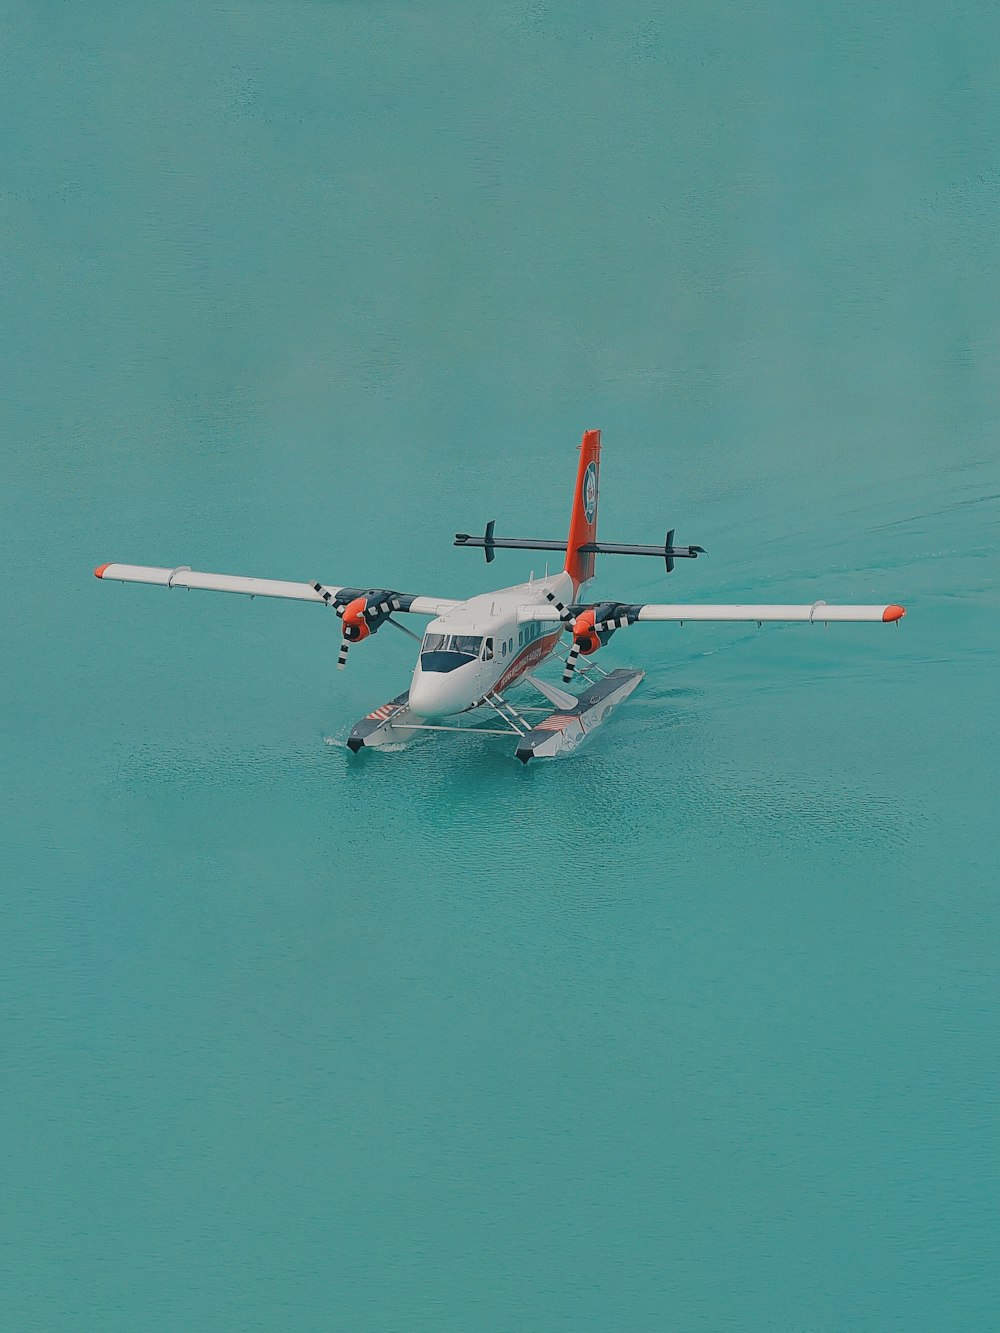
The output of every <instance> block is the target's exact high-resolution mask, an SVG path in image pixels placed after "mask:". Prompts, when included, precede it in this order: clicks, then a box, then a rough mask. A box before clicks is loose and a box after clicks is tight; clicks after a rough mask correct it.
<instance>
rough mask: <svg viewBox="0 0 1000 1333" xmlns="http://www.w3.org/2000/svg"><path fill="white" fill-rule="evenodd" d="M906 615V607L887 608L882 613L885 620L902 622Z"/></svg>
mask: <svg viewBox="0 0 1000 1333" xmlns="http://www.w3.org/2000/svg"><path fill="white" fill-rule="evenodd" d="M905 615H906V607H905V606H887V607H886V608H885V610H884V611H883V612H882V619H883V620H902V619H903V617H904V616H905Z"/></svg>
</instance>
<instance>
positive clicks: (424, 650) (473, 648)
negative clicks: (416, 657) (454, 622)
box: [420, 634, 483, 671]
mask: <svg viewBox="0 0 1000 1333" xmlns="http://www.w3.org/2000/svg"><path fill="white" fill-rule="evenodd" d="M482 648H483V639H482V635H480V634H425V635H424V641H423V643H422V644H421V645H420V667H421V670H423V671H454V670H455V668H456V667H460V666H467V665H468V664H469V663H470V662H475V661H476V659H477V658H478V657H479V654H480V652H482Z"/></svg>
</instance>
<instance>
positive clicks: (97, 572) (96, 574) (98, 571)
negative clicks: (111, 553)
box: [94, 560, 112, 579]
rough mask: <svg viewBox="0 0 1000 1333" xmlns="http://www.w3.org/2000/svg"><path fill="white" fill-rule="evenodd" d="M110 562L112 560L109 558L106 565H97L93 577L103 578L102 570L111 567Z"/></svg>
mask: <svg viewBox="0 0 1000 1333" xmlns="http://www.w3.org/2000/svg"><path fill="white" fill-rule="evenodd" d="M111 564H112V561H110V560H109V561H108V563H107V564H106V565H98V566H97V568H96V569H95V570H94V578H95V579H103V578H104V571H105V570H106V569H109V568H110V567H111Z"/></svg>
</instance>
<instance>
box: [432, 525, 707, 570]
mask: <svg viewBox="0 0 1000 1333" xmlns="http://www.w3.org/2000/svg"><path fill="white" fill-rule="evenodd" d="M495 524H496V520H495V519H490V521H489V523H487V525H486V531H485V532H484V533H483V535H482V536H481V537H472V536H470V535H469V533H467V532H456V533H455V545H456V546H472V547H475V548H477V549H478V548H481V549H482V550H483V551H484V552H485V554H486V563H487V564H489V563H490V562H491V561H492V560H493V559H494V558H495V555H496V552H497V551H498V550H507V551H565V550H566V543H565V542H559V541H544V540H542V539H540V538H538V539H536V538H534V537H495V536H494V535H493V529H494V526H495ZM673 536H674V534H673V529H671V531H670V532H669V533H668V534H667V540H666V541H665V542H664V543H663V545H662V546H636V545H631V544H629V543H624V542H584V544H583V545H582V546H579V547H577V550H579V551H581V552H582V553H583V554H584V555H655V556H659V557H660V559H661V560H662V561H663V562H664V564H665V565H666V569H667V573H668V574H669V573H670V571H671V570H672V569H673V567H674V561H675V560H695V559H697V557H698V556H699V555H704V554H705V548H704V547H703V546H674V545H673Z"/></svg>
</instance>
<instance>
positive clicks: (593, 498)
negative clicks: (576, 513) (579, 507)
mask: <svg viewBox="0 0 1000 1333" xmlns="http://www.w3.org/2000/svg"><path fill="white" fill-rule="evenodd" d="M583 512H584V513H585V514H586V516H587V522H588V523H593V521H594V515H595V514H596V513H597V464H596V463H591V464H590V465H589V466H588V468H587V471H586V474H585V476H584V478H583Z"/></svg>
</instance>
